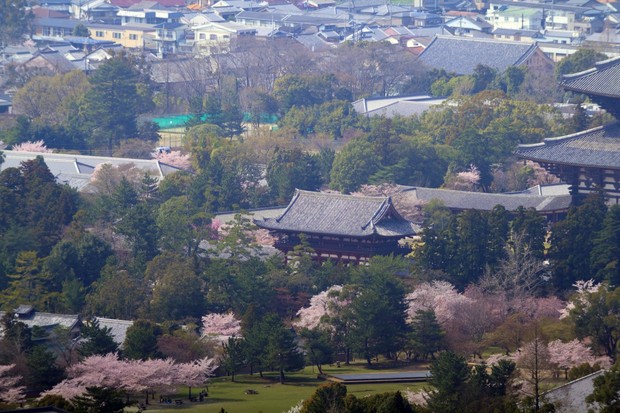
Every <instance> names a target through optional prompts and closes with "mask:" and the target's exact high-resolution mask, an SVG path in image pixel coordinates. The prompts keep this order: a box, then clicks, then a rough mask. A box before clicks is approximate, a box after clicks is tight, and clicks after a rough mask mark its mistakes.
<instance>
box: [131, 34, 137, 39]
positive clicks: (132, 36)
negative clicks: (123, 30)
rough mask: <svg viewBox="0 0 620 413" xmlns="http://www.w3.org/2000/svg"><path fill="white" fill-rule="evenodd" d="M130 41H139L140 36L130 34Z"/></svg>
mask: <svg viewBox="0 0 620 413" xmlns="http://www.w3.org/2000/svg"><path fill="white" fill-rule="evenodd" d="M129 40H138V35H137V34H130V35H129Z"/></svg>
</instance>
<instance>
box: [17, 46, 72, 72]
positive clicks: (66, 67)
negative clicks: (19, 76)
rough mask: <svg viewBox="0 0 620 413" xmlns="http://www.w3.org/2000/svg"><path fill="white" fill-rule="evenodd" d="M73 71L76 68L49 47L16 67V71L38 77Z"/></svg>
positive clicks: (61, 54) (62, 55)
mask: <svg viewBox="0 0 620 413" xmlns="http://www.w3.org/2000/svg"><path fill="white" fill-rule="evenodd" d="M75 69H76V67H75V66H74V65H73V63H71V61H70V60H69V59H67V58H66V57H65V56H64V54H63V53H60V52H59V51H58V50H55V49H53V48H51V47H46V48H44V49H41V50H39V51H38V52H36V53H35V54H34V55H33V56H32V57H31V58H30V59H28V60H26V61H25V62H23V63H21V64H20V65H19V66H17V70H18V71H23V72H34V73H37V74H39V75H58V74H63V73H68V72H71V71H72V70H75Z"/></svg>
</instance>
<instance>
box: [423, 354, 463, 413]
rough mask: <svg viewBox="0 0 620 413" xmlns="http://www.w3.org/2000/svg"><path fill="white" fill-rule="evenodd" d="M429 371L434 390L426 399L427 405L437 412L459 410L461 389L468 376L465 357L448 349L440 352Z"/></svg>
mask: <svg viewBox="0 0 620 413" xmlns="http://www.w3.org/2000/svg"><path fill="white" fill-rule="evenodd" d="M430 371H431V379H430V383H431V384H432V385H433V386H435V391H434V392H433V393H431V396H430V397H429V399H428V407H429V408H430V409H431V411H437V412H445V413H452V412H454V413H456V412H460V411H461V407H462V406H461V397H462V396H461V395H462V391H463V388H464V387H465V385H466V383H467V381H468V380H469V377H470V371H469V367H468V366H467V362H466V361H465V359H464V358H463V357H461V356H457V355H456V354H454V353H452V352H450V351H447V352H444V353H441V354H440V355H439V356H438V357H437V359H436V360H435V361H433V363H432V364H431V369H430Z"/></svg>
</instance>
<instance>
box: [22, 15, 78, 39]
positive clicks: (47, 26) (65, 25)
mask: <svg viewBox="0 0 620 413" xmlns="http://www.w3.org/2000/svg"><path fill="white" fill-rule="evenodd" d="M78 24H80V22H79V21H77V20H70V19H66V18H63V19H55V18H40V19H34V21H33V25H32V29H33V32H34V33H33V38H34V39H37V38H62V37H65V36H72V35H73V29H74V28H75V27H76V26H77V25H78Z"/></svg>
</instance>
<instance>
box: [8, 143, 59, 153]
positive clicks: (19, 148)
mask: <svg viewBox="0 0 620 413" xmlns="http://www.w3.org/2000/svg"><path fill="white" fill-rule="evenodd" d="M13 151H15V152H38V153H50V152H52V151H51V150H50V149H48V148H47V146H45V142H43V141H42V140H39V141H34V142H30V141H28V142H23V143H20V144H17V145H13Z"/></svg>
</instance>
